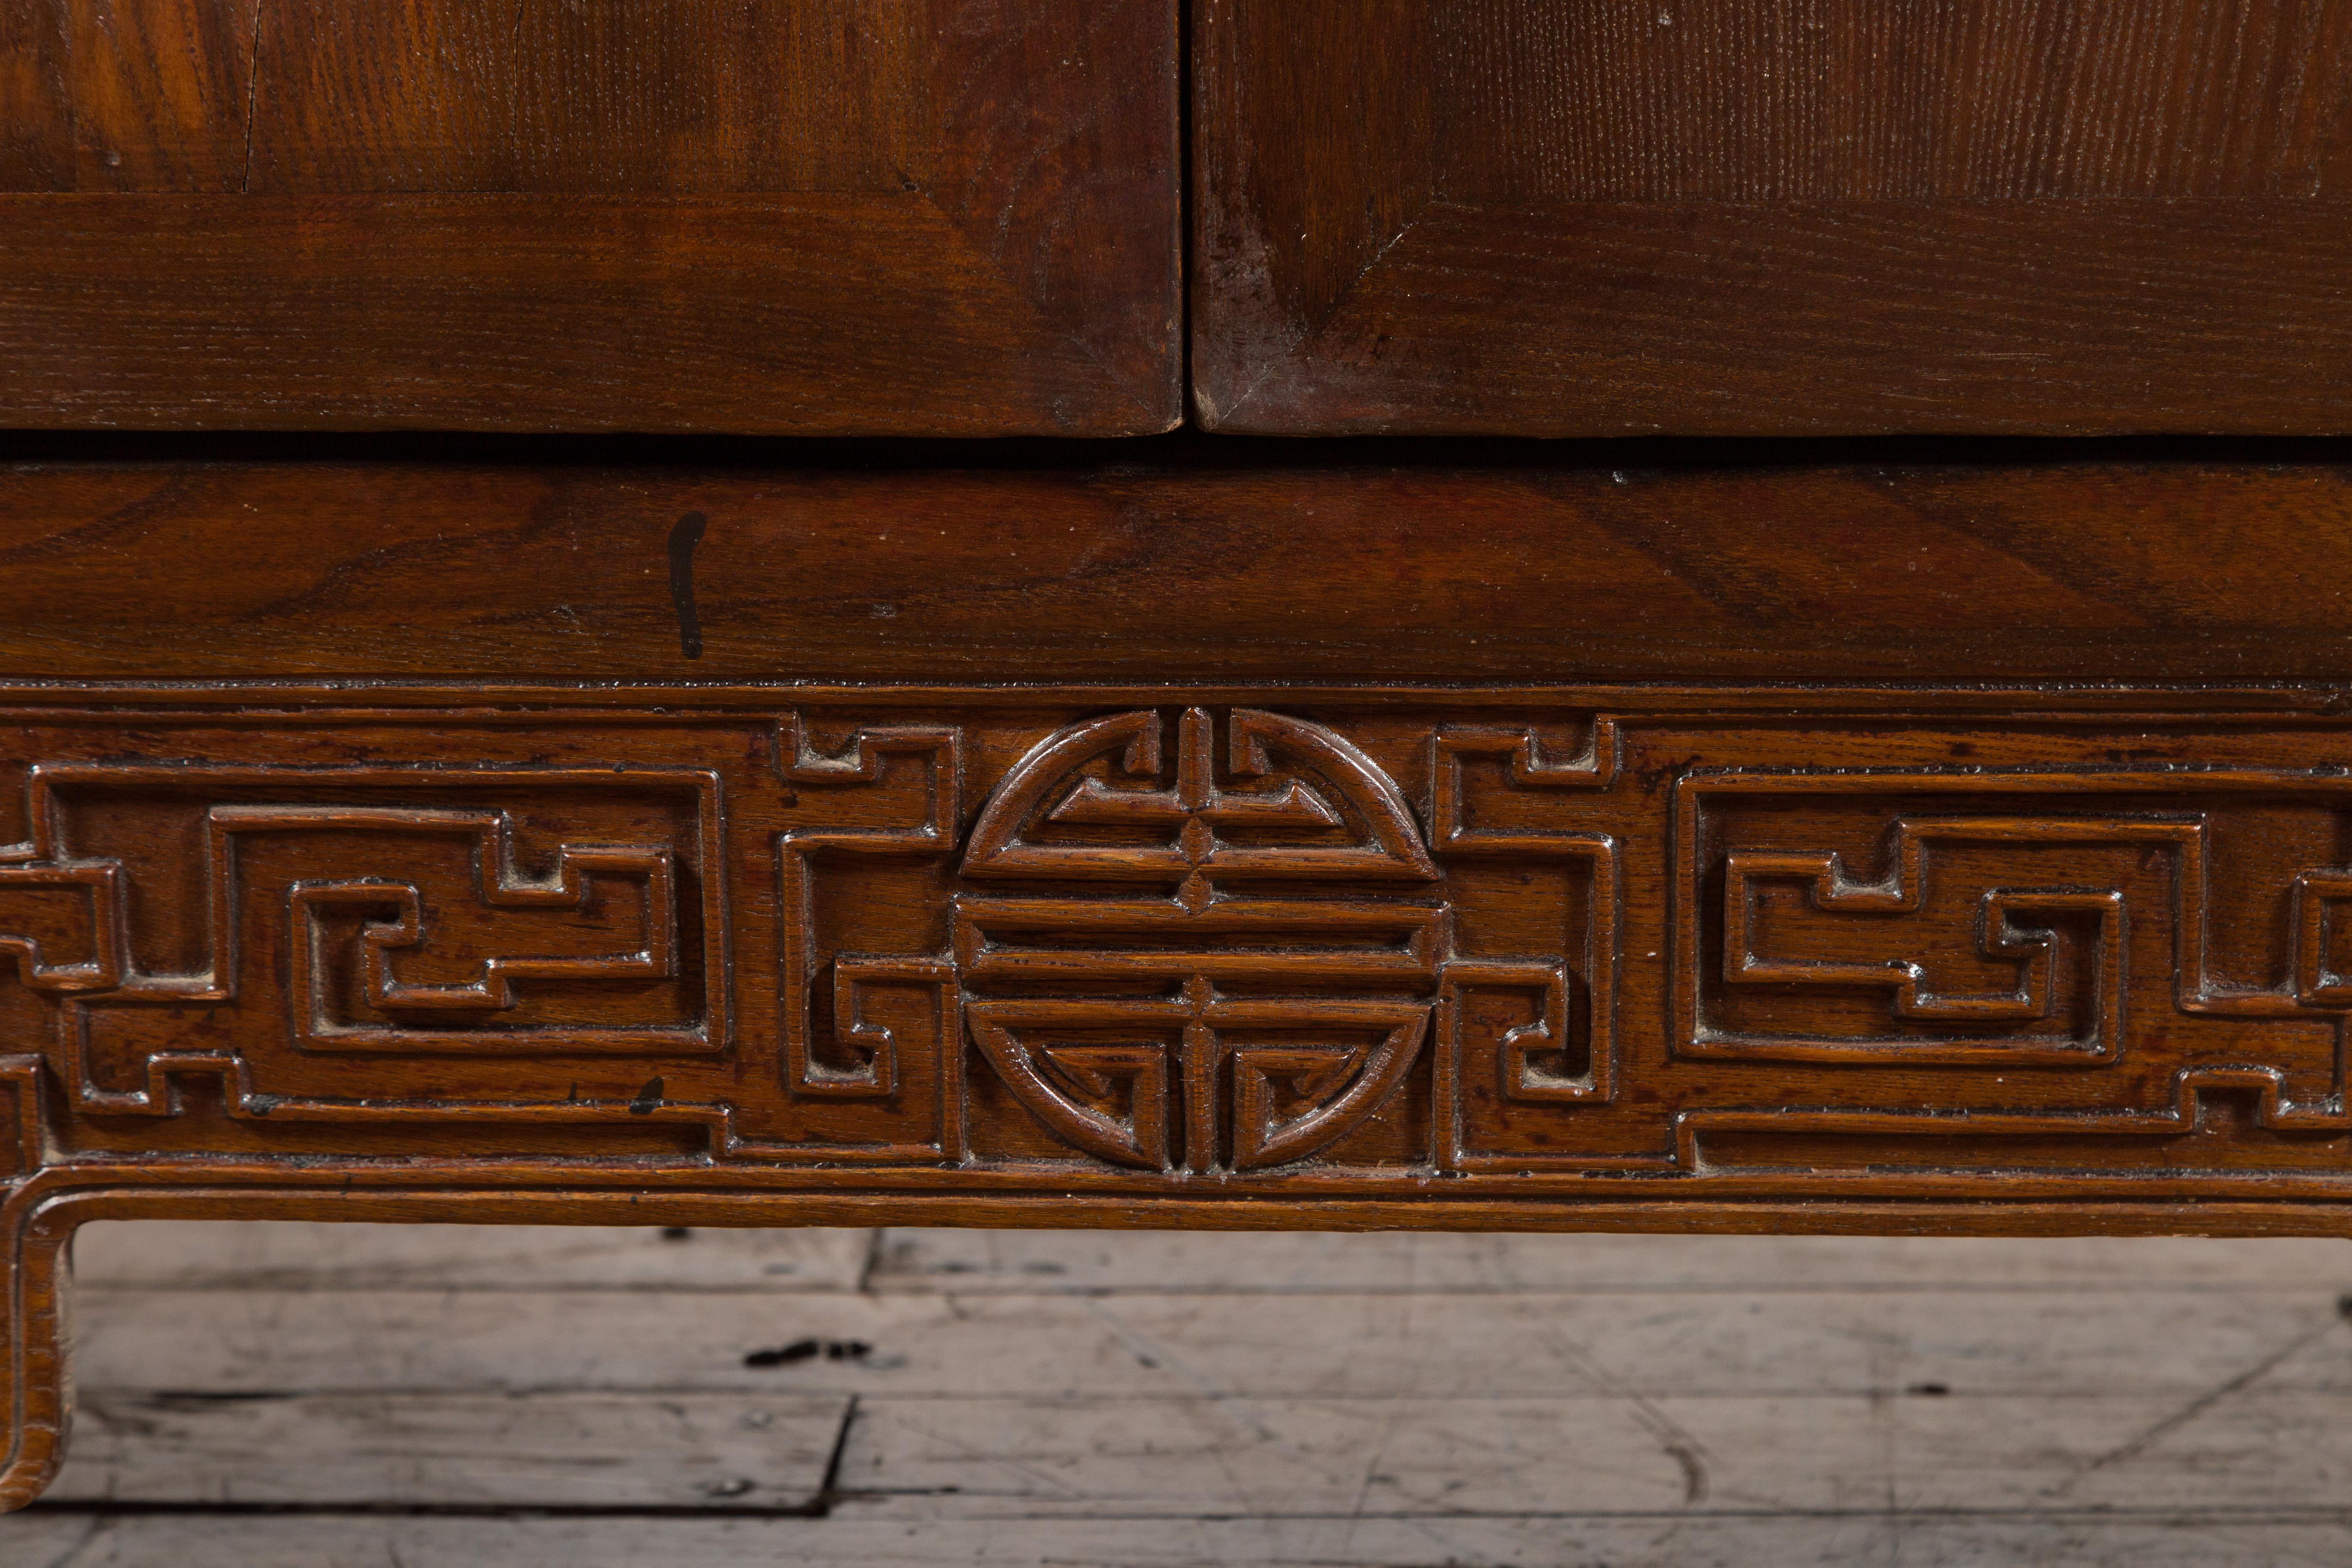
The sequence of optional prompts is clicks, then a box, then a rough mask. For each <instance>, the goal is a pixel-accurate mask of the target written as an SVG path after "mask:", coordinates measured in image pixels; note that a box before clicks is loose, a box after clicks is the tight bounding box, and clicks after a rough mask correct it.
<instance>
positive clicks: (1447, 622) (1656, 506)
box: [0, 285, 2352, 685]
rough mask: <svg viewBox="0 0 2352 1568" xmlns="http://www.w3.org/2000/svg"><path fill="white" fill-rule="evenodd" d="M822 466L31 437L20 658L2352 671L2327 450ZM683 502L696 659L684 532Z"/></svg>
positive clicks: (37, 670) (2230, 677)
mask: <svg viewBox="0 0 2352 1568" xmlns="http://www.w3.org/2000/svg"><path fill="white" fill-rule="evenodd" d="M85 286H87V285H85ZM623 391H625V387H624V386H622V385H620V384H616V385H615V386H614V393H615V395H619V394H620V393H622V392H623ZM1204 447H1205V448H1207V450H1206V451H1203V448H1204ZM19 449H20V451H24V448H21V447H20V448H19ZM1228 450H1230V451H1231V452H1233V453H1234V455H1233V456H1231V457H1227V456H1224V455H1223V454H1224V453H1225V452H1226V451H1228ZM817 456H819V457H829V458H830V459H831V460H830V461H822V462H816V463H813V464H811V465H810V466H807V467H795V468H775V467H747V466H745V465H744V463H743V462H742V461H741V460H740V459H737V460H730V461H717V462H714V461H713V460H712V459H711V455H710V454H709V453H707V452H705V453H702V454H700V460H699V461H698V460H697V454H696V453H695V452H694V451H693V450H692V449H688V450H686V451H683V452H676V451H673V450H672V449H668V448H656V449H655V450H654V452H653V453H652V454H651V457H652V458H653V459H654V460H650V461H639V462H635V463H627V464H616V463H614V462H612V461H610V460H609V457H610V455H609V454H607V453H604V452H599V451H590V452H586V453H579V454H573V460H572V461H568V462H563V463H550V464H543V465H533V464H531V463H530V462H528V461H516V460H505V461H481V460H476V461H467V462H447V463H433V462H425V463H404V462H401V461H397V460H393V459H389V458H378V459H375V460H353V459H352V458H348V457H346V458H341V459H320V458H314V459H310V460H279V461H234V460H222V461H203V462H193V463H180V462H155V461H131V462H101V461H73V460H58V459H57V458H47V457H43V456H40V455H38V449H34V450H31V451H25V455H24V456H23V458H21V459H20V460H19V461H17V462H15V463H13V464H10V465H8V466H6V467H5V468H0V512H5V516H6V518H7V520H8V521H7V529H6V531H7V535H8V539H7V546H6V549H5V552H0V589H5V593H6V594H7V595H8V598H9V602H10V604H11V605H12V606H13V608H12V611H11V613H10V615H9V616H7V617H5V623H4V624H0V675H7V676H14V677H16V678H20V679H199V680H201V679H214V678H217V677H220V676H223V675H236V676H243V677H253V678H259V679H277V680H286V679H346V678H400V679H423V678H440V677H461V678H467V679H489V680H506V679H515V678H518V677H537V678H545V679H566V680H572V679H589V680H615V679H617V680H624V681H645V680H649V679H705V680H708V679H720V680H726V679H735V680H753V681H762V680H771V679H812V678H814V679H824V678H835V679H849V680H872V679H891V680H924V679H934V680H936V679H949V680H982V681H990V680H1004V679H1019V680H1029V681H1049V682H1052V681H1071V680H1076V681H1095V680H1113V681H1117V680H1147V681H1150V680H1161V679H1185V678H1192V679H1208V680H1227V679H1232V680H1259V679H1291V680H1297V679H1332V680H1339V681H1360V680H1366V679H1407V680H1426V681H1435V682H1440V683H1446V682H1454V681H1461V680H1479V679H1484V680H1494V681H1499V682H1505V683H1517V682H1523V681H1567V682H1580V681H1593V680H1612V679H1614V680H1644V679H1702V680H1704V679H1716V680H1733V681H1742V680H1750V679H1757V678H1758V677H1759V676H1760V677H1762V678H1764V679H1769V680H1790V681H1815V682H1818V681H1827V682H1849V681H1858V680H1885V679H1907V680H1916V681H1926V682H1930V683H1942V682H1950V681H1979V680H1982V681H2010V682H2032V681H2038V680H2063V681H2077V682H2083V681H2087V682H2103V681H2117V680H2135V679H2137V680H2158V681H2163V680H2171V681H2187V682H2193V683H2204V682H2212V681H2237V682H2243V683H2248V684H2253V685H2266V684H2269V683H2272V682H2276V681H2281V680H2304V681H2313V680H2316V681H2326V680H2342V679H2347V678H2352V633H2347V630H2346V626H2347V620H2346V616H2345V615H2344V613H2343V612H2344V609H2345V592H2346V590H2345V588H2344V586H2343V584H2345V583H2347V581H2352V547H2347V543H2346V541H2347V540H2352V479H2347V469H2346V468H2345V467H2344V466H2343V464H2342V461H2341V458H2340V456H2338V455H2336V449H2334V448H2326V447H2323V448H2319V449H2317V450H2314V449H2312V448H2303V449H2300V450H2298V451H2293V452H2287V453H2283V454H2280V456H2281V457H2282V458H2284V459H2286V460H2284V461H2283V462H2270V461H2265V460H2263V454H2261V453H2254V454H2245V453H2240V454H2237V455H2236V456H2235V457H2228V458H2221V459H2216V460H2204V461H2200V460H2194V459H2181V460H2158V459H2154V458H2150V457H2149V456H2148V455H2147V454H2145V453H2126V455H2124V456H2123V457H2121V458H2117V459H2113V460H2102V459H2101V458H2100V456H2099V455H2098V454H2097V453H2095V452H2094V453H2088V454H2075V453H2066V452H2063V451H2061V452H2050V453H2046V454H2045V453H2040V452H2035V453H2028V454H2019V453H2017V452H2015V451H2014V450H2013V449H2012V450H2011V452H2010V453H2008V454H2006V455H2000V454H1996V455H1993V456H1990V457H1985V458H1974V459H1970V458H1964V457H1962V456H1961V455H1959V454H1957V453H1954V452H1952V451H1950V450H1949V449H1944V450H1940V451H1936V450H1931V451H1928V452H1925V453H1922V452H1920V451H1919V450H1917V449H1914V450H1912V451H1909V452H1902V451H1896V452H1892V453H1888V454H1885V456H1883V457H1880V456H1878V455H1876V454H1872V453H1868V452H1865V453H1864V454H1862V455H1860V456H1859V457H1858V458H1853V457H1850V458H1849V459H1848V460H1846V461H1843V462H1836V461H1830V462H1825V461H1823V460H1822V459H1821V458H1819V457H1818V456H1816V455H1815V454H1812V453H1809V452H1806V451H1803V450H1801V449H1800V450H1796V451H1790V450H1787V449H1782V450H1780V451H1779V452H1764V453H1748V452H1742V451H1738V450H1731V451H1725V450H1722V449H1717V451H1716V452H1714V453H1713V454H1712V455H1711V456H1710V458H1709V460H1708V461H1706V462H1705V463H1703V464H1698V465H1694V466H1679V467H1678V466H1675V465H1673V464H1671V463H1668V462H1666V461H1664V458H1665V457H1666V454H1664V453H1662V452H1659V451H1656V450H1649V451H1643V450H1631V451H1617V452H1592V451H1582V452H1574V451H1571V452H1570V453H1569V454H1564V455H1563V456H1564V458H1565V460H1555V461H1538V460H1535V459H1534V458H1532V457H1530V456H1528V455H1526V454H1523V453H1519V452H1507V453H1502V454H1491V453H1490V454H1487V456H1486V458H1485V459H1484V460H1475V461H1471V460H1465V455H1464V454H1460V453H1448V452H1445V451H1443V450H1440V451H1436V452H1426V453H1425V452H1418V451H1413V450H1409V449H1408V450H1399V449H1396V448H1393V447H1390V448H1381V449H1377V450H1375V449H1370V448H1367V447H1345V448H1340V449H1339V450H1338V451H1335V452H1330V453H1325V454H1318V455H1315V456H1313V457H1309V456H1308V455H1307V454H1305V453H1303V452H1301V451H1300V450H1299V449H1298V448H1297V447H1275V448H1273V449H1271V450H1269V449H1266V448H1262V447H1242V446H1235V447H1230V448H1228V447H1226V446H1225V445H1224V444H1222V443H1217V442H1211V441H1205V440H1202V441H1193V442H1180V443H1177V444H1176V445H1174V446H1172V447H1138V448H1136V449H1135V450H1134V451H1132V452H1129V453H1125V454H1122V455H1120V456H1117V457H1113V456H1110V455H1108V454H1105V455H1103V456H1101V457H1097V456H1095V455H1093V454H1086V455H1083V456H1078V457H1073V456H1071V455H1069V454H1066V453H1056V454H1053V455H1052V456H1051V458H1050V460H1047V461H1043V462H1041V461H1039V460H1038V459H1037V458H1035V457H1034V455H1024V456H1023V457H1021V458H1009V459H1003V460H998V459H991V460H988V461H983V460H982V459H981V458H979V457H978V456H977V455H976V454H972V453H971V452H968V451H961V452H953V453H940V452H939V451H937V450H936V449H933V450H930V451H928V452H924V453H920V454H913V455H908V456H906V457H904V458H894V459H892V460H888V461H881V462H877V460H876V459H875V458H873V457H871V456H860V455H858V454H856V453H855V452H854V451H852V452H841V451H835V452H833V453H830V454H825V453H820V454H817ZM689 513H700V514H702V515H703V516H704V517H705V518H706V519H707V520H708V526H707V529H706V530H705V531H704V534H703V537H702V539H701V541H700V542H699V543H698V545H696V546H695V548H694V550H693V552H692V555H691V561H690V565H691V571H690V573H689V583H690V586H691V588H692V598H693V604H694V607H695V611H696V621H697V626H698V631H699V635H700V639H701V651H700V657H699V658H688V657H687V655H686V650H685V646H684V644H683V642H682V641H681V636H680V629H681V623H680V619H679V610H678V605H677V599H676V596H675V595H674V593H673V584H672V579H671V574H670V564H669V556H668V551H667V542H668V540H669V536H670V533H671V531H672V530H673V529H675V528H676V527H677V524H678V521H679V520H680V519H681V518H684V517H686V516H687V515H688V514H689ZM228 560H234V561H235V562H236V563H237V570H236V572H234V573H228V574H225V573H223V572H221V571H220V570H218V565H219V563H221V562H223V561H228ZM1308 584H1311V585H1312V588H1311V592H1302V586H1303V585H1308Z"/></svg>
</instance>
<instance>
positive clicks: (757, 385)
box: [0, 0, 1181, 436]
mask: <svg viewBox="0 0 2352 1568" xmlns="http://www.w3.org/2000/svg"><path fill="white" fill-rule="evenodd" d="M1175 41H1176V29H1175V14H1174V8H1173V6H1172V5H1171V4H1170V3H1169V0H1115V3H1113V4H1108V5H1055V6H1049V7H1043V8H1041V7H1034V6H1033V7H1023V8H1007V7H1003V6H1002V5H997V4H996V3H995V0H825V3H824V4H821V5H783V4H771V3H769V0H657V3H654V4H647V5H631V6H628V7H624V8H622V9H619V10H615V9H613V8H611V7H603V6H586V7H583V6H580V5H569V4H536V3H534V4H527V5H520V6H516V5H502V6H492V5H483V4H478V3H476V0H418V3H416V4H408V5H392V6H383V7H376V8H373V9H363V10H358V11H355V10H353V9H352V8H351V7H349V6H344V5H330V4H324V3H322V0H9V3H8V4H7V5H0V78H5V80H6V81H7V82H8V84H9V85H10V88H11V92H10V95H9V97H8V99H7V100H6V107H5V110H0V147H5V153H0V193H9V194H5V195H0V342H5V343H6V344H7V345H8V348H9V351H10V352H9V359H10V370H11V374H9V375H8V376H7V377H6V378H5V390H0V422H5V423H6V424H8V425H11V426H34V427H42V428H58V427H77V426H79V427H89V426H114V427H140V428H158V427H162V428H181V429H220V428H237V429H253V428H263V429H370V428H387V427H392V428H400V427H429V428H466V429H479V430H573V431H589V430H614V429H619V430H693V431H726V432H749V433H761V434H798V435H809V434H855V435H1004V434H1055V435H1087V436H1106V435H1124V434H1131V433H1136V432H1141V431H1157V430H1163V429H1166V428H1168V427H1169V426H1171V425H1172V424H1174V423H1175V421H1176V419H1177V417H1178V416H1179V414H1180V411H1181V410H1180V401H1179V400H1180V388H1179V385H1178V382H1177V349H1178V345H1177V342H1176V331H1177V327H1176V322H1177V317H1178V314H1179V300H1178V296H1177V290H1178V286H1179V283H1178V270H1177V267H1178V263H1177V255H1176V247H1177V233H1176V230H1177V221H1178V210H1177V209H1178V205H1179V197H1178V192H1177V188H1176V178H1177V176H1176V165H1177V162H1178V153H1177V149H1176V144H1175V134H1176V76H1175V71H1176V67H1175V58H1174V49H1175ZM134 195H135V196H136V198H137V199H135V200H134V199H131V198H132V197H133V196H134Z"/></svg>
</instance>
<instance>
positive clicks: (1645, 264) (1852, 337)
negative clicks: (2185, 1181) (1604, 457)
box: [1194, 0, 2352, 435]
mask: <svg viewBox="0 0 2352 1568" xmlns="http://www.w3.org/2000/svg"><path fill="white" fill-rule="evenodd" d="M1306 9H1307V13H1309V14H1307V15H1305V16H1302V15H1301V8H1300V6H1299V5H1295V4H1286V5H1280V6H1276V5H1273V4H1271V0H1213V3H1212V4H1210V5H1208V6H1207V7H1206V10H1205V12H1204V16H1203V21H1202V28H1201V37H1202V48H1201V63H1200V75H1199V79H1198V90H1199V93H1200V102H1201V114H1200V117H1199V121H1200V124H1201V126H1202V148H1201V156H1200V158H1199V160H1198V168H1199V178H1200V182H1201V191H1200V197H1201V211H1202V228H1201V234H1200V240H1199V243H1200V252H1199V256H1198V272H1199V276H1200V279H1201V299H1200V301H1199V304H1198V308H1197V309H1196V310H1195V313H1194V319H1195V321H1196V323H1197V324H1198V339H1197V342H1196V343H1195V360H1194V363H1195V364H1196V366H1197V370H1198V378H1199V387H1198V389H1197V397H1198V402H1199V405H1200V408H1201V411H1202V416H1203V417H1204V419H1205V420H1206V421H1207V422H1208V423H1212V424H1216V425H1221V426H1224V427H1227V428H1231V429H1236V430H1269V431H1285V432H1304V431H1318V430H1329V431H1362V430H1423V431H1475V432H1490V433H1515V434H1529V435H1606V434H1622V433H1633V432H1655V431H1663V432H1673V433H1695V434H1832V433H1853V432H1872V431H1951V432H2012V433H2095V432H2109V431H2121V430H2212V431H2228V432H2297V433H2315V432H2323V431H2326V432H2333V431H2337V430H2340V429H2342V428H2343V427H2344V426H2345V416H2344V414H2343V413H2342V410H2343V409H2344V408H2345V407H2346V406H2347V393H2352V372H2347V368H2346V367H2347V365H2352V352H2347V351H2352V293H2347V290H2346V289H2344V287H2343V284H2342V279H2343V278H2344V276H2345V275H2346V272H2347V263H2352V4H2347V3H2346V0H2149V3H2148V4H2146V5H2129V6H2093V5H2084V4H2082V3H2081V0H1657V3H1656V4H1647V3H1645V4H1642V5H1631V4H1626V3H1624V0H1379V3H1378V4H1372V5H1359V4H1343V3H1341V0H1310V4H1308V5H1307V7H1306Z"/></svg>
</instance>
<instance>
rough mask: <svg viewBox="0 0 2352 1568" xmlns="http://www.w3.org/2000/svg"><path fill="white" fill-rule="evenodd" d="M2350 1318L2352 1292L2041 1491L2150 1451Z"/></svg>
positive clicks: (2066, 1488)
mask: <svg viewBox="0 0 2352 1568" xmlns="http://www.w3.org/2000/svg"><path fill="white" fill-rule="evenodd" d="M2347 1319H2352V1296H2346V1297H2342V1298H2339V1299H2338V1300H2337V1301H2336V1315H2335V1316H2334V1317H2332V1318H2330V1319H2329V1320H2328V1321H2326V1322H2324V1323H2322V1324H2320V1325H2319V1326H2318V1327H2317V1328H2315V1329H2313V1330H2310V1331H2308V1332H2305V1333H2301V1334H2297V1335H2296V1336H2295V1337H2294V1339H2291V1340H2289V1341H2288V1342H2286V1343H2285V1344H2284V1345H2281V1346H2280V1347H2279V1348H2278V1349H2277V1350H2274V1351H2273V1352H2271V1353H2270V1354H2268V1355H2266V1356H2264V1357H2263V1359H2262V1360H2260V1361H2258V1362H2256V1363H2254V1364H2253V1365H2252V1366H2250V1367H2248V1368H2246V1369H2245V1370H2244V1371H2243V1372H2241V1373H2236V1374H2235V1375H2234V1376H2231V1377H2229V1378H2225V1379H2224V1380H2222V1381H2221V1383H2219V1384H2215V1385H2214V1386H2213V1387H2211V1388H2210V1389H2208V1390H2207V1391H2206V1392H2204V1393H2203V1394H2199V1395H2198V1396H2197V1397H2196V1398H2194V1399H2192V1400H2190V1401H2189V1403H2188V1404H2186V1405H2182V1406H2181V1407H2180V1408H2179V1409H2178V1410H2176V1411H2174V1412H2173V1413H2172V1414H2171V1415H2168V1416H2166V1417H2165V1418H2164V1419H2163V1420H2161V1421H2159V1422H2158V1423H2157V1424H2156V1425H2155V1426H2150V1427H2149V1428H2147V1430H2146V1431H2145V1432H2142V1433H2141V1434H2140V1435H2139V1436H2137V1437H2134V1438H2133V1439H2132V1440H2131V1441H2130V1442H2128V1443H2125V1444H2123V1445H2122V1446H2120V1447H2115V1448H2110V1449H2108V1450H2107V1451H2106V1452H2105V1453H2104V1454H2101V1455H2100V1456H2099V1457H2098V1458H2095V1459H2093V1460H2091V1461H2090V1462H2089V1463H2087V1464H2084V1465H2083V1466H2081V1467H2080V1468H2077V1469H2076V1470H2075V1471H2074V1474H2073V1475H2071V1476H2069V1477H2067V1478H2066V1479H2064V1480H2063V1481H2060V1482H2059V1483H2058V1484H2057V1485H2055V1486H2053V1487H2045V1488H2043V1489H2042V1496H2043V1497H2046V1498H2055V1497H2063V1496H2064V1495H2065V1494H2066V1493H2068V1492H2070V1491H2072V1490H2074V1488H2075V1487H2077V1486H2079V1485H2081V1484H2082V1483H2083V1482H2084V1481H2086V1480H2088V1479H2090V1478H2091V1477H2093V1476H2094V1475H2096V1474H2097V1473H2098V1472H2099V1471H2101V1470H2104V1469H2106V1468H2109V1467H2111V1466H2115V1465H2120V1464H2122V1463H2124V1462H2125V1461H2126V1460H2128V1459H2133V1458H2137V1457H2138V1456H2139V1455H2141V1454H2143V1453H2145V1452H2147V1449H2148V1448H2149V1447H2152V1446H2154V1445H2155V1444H2157V1443H2158V1442H2160V1441H2162V1440H2163V1439H2164V1438H2165V1437H2166V1436H2169V1435H2170V1434H2172V1433H2174V1432H2177V1431H2179V1429H2180V1428H2181V1427H2183V1426H2187V1425H2189V1423H2190V1422H2191V1421H2194V1420H2196V1419H2197V1418H2198V1417H2199V1416H2200V1415H2204V1414H2205V1413H2206V1412H2207V1411H2208V1410H2210V1409H2212V1408H2213V1406H2215V1405H2219V1404H2221V1401H2223V1400H2224V1399H2227V1398H2229V1397H2230V1396H2231V1394H2235V1393H2237V1392H2238V1391H2239V1390H2240V1389H2242V1388H2244V1387H2246V1386H2247V1385H2249V1384H2252V1383H2253V1382H2255V1381H2256V1380H2257V1379H2259V1378H2261V1377H2263V1376H2264V1375H2265V1374H2266V1373H2269V1372H2271V1371H2272V1370H2273V1368H2275V1367H2277V1366H2278V1365H2279V1364H2280V1363H2283V1362H2284V1361H2286V1360H2288V1359H2289V1358H2290V1357H2292V1356H2294V1354H2295V1353H2296V1352H2300V1351H2302V1350H2304V1349H2305V1348H2306V1347H2307V1346H2310V1345H2313V1344H2315V1343H2317V1342H2319V1341H2320V1340H2322V1339H2325V1338H2326V1336H2327V1335H2329V1334H2331V1333H2333V1332H2335V1331H2336V1327H2337V1325H2338V1324H2339V1323H2341V1322H2343V1321H2346V1320H2347Z"/></svg>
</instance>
